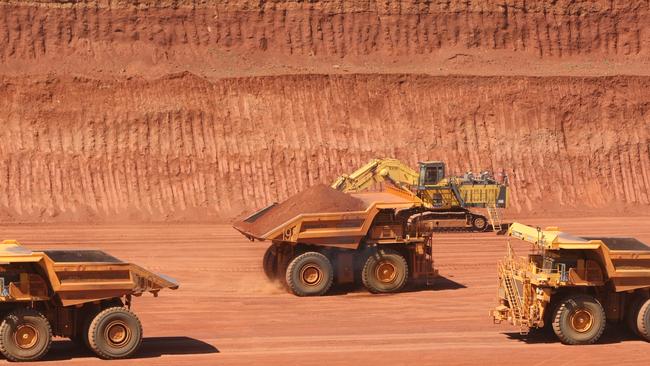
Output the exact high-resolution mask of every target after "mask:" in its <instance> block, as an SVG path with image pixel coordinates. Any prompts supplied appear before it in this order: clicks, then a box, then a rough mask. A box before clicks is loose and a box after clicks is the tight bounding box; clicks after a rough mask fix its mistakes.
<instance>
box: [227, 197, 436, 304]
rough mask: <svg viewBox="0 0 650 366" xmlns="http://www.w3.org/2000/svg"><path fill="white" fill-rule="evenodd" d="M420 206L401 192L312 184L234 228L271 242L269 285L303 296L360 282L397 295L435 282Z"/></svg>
mask: <svg viewBox="0 0 650 366" xmlns="http://www.w3.org/2000/svg"><path fill="white" fill-rule="evenodd" d="M422 206H423V202H422V200H420V199H419V198H418V197H417V196H415V195H413V194H411V193H409V192H405V191H403V190H401V189H397V188H394V187H390V186H386V187H384V188H383V189H382V190H380V191H375V192H371V191H365V192H357V193H343V192H340V191H337V190H335V189H333V188H331V187H328V186H326V185H316V186H313V187H311V188H309V189H307V190H305V191H303V192H301V193H299V194H297V195H295V196H292V197H290V198H289V199H288V200H286V201H284V202H282V203H280V204H273V205H270V206H269V207H266V208H264V209H262V210H259V211H257V212H255V213H253V214H251V215H249V216H248V217H245V218H243V219H242V220H240V221H238V222H236V223H235V224H234V225H233V226H234V228H235V229H237V230H239V231H240V232H241V233H242V234H244V235H245V236H246V237H247V238H249V239H250V240H269V241H271V242H272V245H271V246H270V247H269V248H268V250H267V251H266V254H265V255H264V259H263V267H264V272H265V273H266V275H267V276H268V277H269V279H280V280H282V281H283V282H284V283H285V284H286V287H287V288H288V289H289V290H290V291H291V292H293V293H294V294H295V295H298V296H310V295H323V294H325V293H326V292H327V291H328V290H329V289H330V287H331V286H332V284H333V283H334V282H336V283H338V284H342V283H352V282H355V281H356V280H360V281H361V282H362V283H363V284H364V286H365V287H366V288H367V289H368V290H369V291H371V292H373V293H390V292H396V291H399V290H400V289H401V288H402V287H403V286H404V285H405V283H406V282H407V280H409V279H421V280H423V281H426V282H427V283H431V281H432V280H433V278H434V277H435V276H436V271H435V269H434V267H433V258H432V247H431V232H430V231H426V230H425V231H421V230H420V227H419V225H417V224H416V223H417V220H414V218H413V216H414V215H417V212H419V211H418V210H419V208H421V207H422Z"/></svg>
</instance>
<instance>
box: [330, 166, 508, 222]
mask: <svg viewBox="0 0 650 366" xmlns="http://www.w3.org/2000/svg"><path fill="white" fill-rule="evenodd" d="M418 165H419V171H415V170H413V169H411V167H409V166H408V165H406V164H404V163H402V162H400V161H399V160H396V159H391V158H382V159H373V160H371V161H370V162H369V163H368V164H366V165H364V166H362V167H360V168H359V169H357V170H355V171H354V172H352V173H350V174H343V175H341V176H339V177H338V178H337V179H336V180H335V181H334V182H333V183H332V188H334V189H336V190H339V191H341V192H348V193H352V192H360V191H363V190H366V189H368V188H370V187H373V186H374V185H375V184H377V183H382V182H389V183H391V184H393V185H394V186H395V187H398V188H401V189H404V190H406V191H408V192H411V193H413V194H415V195H416V196H417V197H418V198H420V199H421V200H422V202H423V206H422V208H421V210H420V211H421V212H420V213H421V215H420V216H419V218H418V220H419V221H420V222H421V223H424V222H425V221H426V224H427V225H429V226H430V228H431V230H432V231H485V230H487V229H488V228H489V227H491V228H492V230H494V231H495V232H497V233H500V232H502V222H501V220H502V216H503V215H502V213H501V212H500V211H501V209H503V208H507V206H508V177H507V175H505V174H503V178H502V180H501V181H497V180H496V179H495V178H494V176H493V175H492V174H491V173H489V172H482V173H480V174H474V173H471V172H467V173H466V174H465V175H463V176H460V177H457V176H447V174H446V170H447V168H446V165H445V163H444V162H442V161H423V162H419V163H418ZM483 209H484V210H485V211H484V213H485V214H483V212H479V210H480V211H482V210H483Z"/></svg>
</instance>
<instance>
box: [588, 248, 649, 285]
mask: <svg viewBox="0 0 650 366" xmlns="http://www.w3.org/2000/svg"><path fill="white" fill-rule="evenodd" d="M583 239H585V240H589V241H590V242H592V243H602V244H600V250H601V253H602V256H603V263H605V266H606V267H607V268H606V270H607V273H608V276H609V278H610V279H611V280H612V282H613V283H614V286H615V288H616V291H627V290H633V289H636V288H642V287H648V286H649V285H650V247H649V246H648V245H646V244H645V243H643V242H641V241H639V240H638V239H635V238H612V237H583Z"/></svg>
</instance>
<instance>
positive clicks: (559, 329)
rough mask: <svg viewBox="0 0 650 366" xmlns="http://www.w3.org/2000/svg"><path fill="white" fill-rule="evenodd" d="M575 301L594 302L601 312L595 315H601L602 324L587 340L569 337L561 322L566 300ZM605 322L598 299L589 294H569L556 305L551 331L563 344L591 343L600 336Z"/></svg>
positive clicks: (603, 312)
mask: <svg viewBox="0 0 650 366" xmlns="http://www.w3.org/2000/svg"><path fill="white" fill-rule="evenodd" d="M570 300H572V301H575V302H586V301H589V302H594V303H595V304H597V305H598V306H599V307H600V310H601V312H600V313H599V314H596V315H601V319H600V321H601V324H602V326H601V327H600V329H599V330H598V334H597V335H596V336H594V337H592V338H591V339H590V340H589V341H586V342H582V341H576V340H574V339H573V338H571V337H569V336H568V335H566V334H565V332H564V329H563V326H562V323H561V316H562V312H563V311H565V310H566V309H567V302H568V301H570ZM605 323H606V318H605V311H604V309H603V308H602V305H600V303H599V302H598V300H596V299H594V298H593V297H591V296H588V295H574V296H569V297H567V298H565V299H564V300H563V301H562V302H560V303H559V304H558V305H557V308H556V310H555V313H554V315H553V323H552V325H553V331H554V332H555V335H557V337H558V338H559V339H560V341H561V342H562V343H564V344H569V345H577V344H593V343H596V342H597V341H598V339H599V338H600V336H602V335H603V332H604V331H605Z"/></svg>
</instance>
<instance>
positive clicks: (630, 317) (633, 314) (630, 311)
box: [624, 297, 645, 335]
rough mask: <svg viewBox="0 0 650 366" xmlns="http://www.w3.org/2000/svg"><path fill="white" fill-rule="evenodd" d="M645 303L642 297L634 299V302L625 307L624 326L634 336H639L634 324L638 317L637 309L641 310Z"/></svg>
mask: <svg viewBox="0 0 650 366" xmlns="http://www.w3.org/2000/svg"><path fill="white" fill-rule="evenodd" d="M644 302H645V299H644V298H642V297H635V298H634V300H632V302H631V303H630V305H629V306H628V307H627V309H626V312H625V319H624V320H625V325H627V327H628V329H629V330H630V331H631V332H632V333H634V334H636V335H639V328H638V326H637V324H636V322H637V318H638V317H639V309H640V308H641V305H643V303H644Z"/></svg>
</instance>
